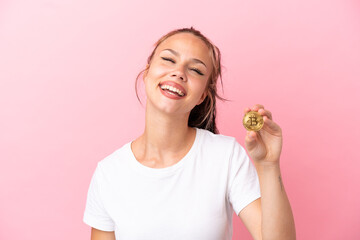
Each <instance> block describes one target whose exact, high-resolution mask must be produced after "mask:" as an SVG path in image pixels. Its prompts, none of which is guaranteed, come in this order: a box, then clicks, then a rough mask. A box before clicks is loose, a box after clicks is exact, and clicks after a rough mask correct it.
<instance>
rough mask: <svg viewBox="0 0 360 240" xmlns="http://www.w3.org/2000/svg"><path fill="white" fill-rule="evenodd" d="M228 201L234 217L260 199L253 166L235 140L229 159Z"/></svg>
mask: <svg viewBox="0 0 360 240" xmlns="http://www.w3.org/2000/svg"><path fill="white" fill-rule="evenodd" d="M229 168H230V169H229V181H228V200H229V201H230V203H231V205H232V207H233V209H234V211H235V213H236V215H239V213H240V211H241V210H242V209H243V208H244V207H246V206H247V205H248V204H250V203H251V202H253V201H254V200H256V199H258V198H260V197H261V195H260V184H259V178H258V175H257V172H256V169H255V166H254V165H253V163H252V162H251V160H250V158H249V156H248V155H247V153H246V151H245V149H244V148H243V147H242V146H241V145H240V144H239V143H238V142H237V141H236V140H235V141H234V146H233V149H232V155H231V157H230V165H229Z"/></svg>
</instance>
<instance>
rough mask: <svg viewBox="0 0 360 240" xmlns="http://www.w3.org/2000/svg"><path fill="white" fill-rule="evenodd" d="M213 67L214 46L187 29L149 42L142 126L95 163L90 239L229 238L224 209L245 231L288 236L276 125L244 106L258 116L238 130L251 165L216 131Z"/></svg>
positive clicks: (217, 70)
mask: <svg viewBox="0 0 360 240" xmlns="http://www.w3.org/2000/svg"><path fill="white" fill-rule="evenodd" d="M220 66H221V64H220V52H219V50H218V48H217V47H216V46H215V45H213V44H212V43H211V42H210V41H209V40H208V39H207V38H206V37H205V36H203V35H202V34H201V33H200V32H199V31H197V30H195V29H194V28H185V29H178V30H174V31H172V32H170V33H168V34H166V35H165V36H163V37H162V38H161V39H160V40H159V41H158V42H157V43H156V45H155V48H154V50H153V52H152V53H151V55H150V56H149V58H148V64H147V66H146V69H145V70H144V71H143V72H142V74H143V82H144V84H145V89H146V97H147V98H146V117H145V118H146V119H145V130H144V133H143V134H142V135H141V136H139V137H138V138H137V139H135V140H133V141H131V142H129V143H127V144H125V145H124V146H122V147H121V148H120V149H118V150H116V151H115V152H113V153H112V154H110V155H109V156H108V157H106V158H105V159H103V160H102V161H100V162H99V163H98V165H97V167H96V170H95V173H94V175H93V177H92V180H91V183H90V187H89V191H88V198H87V203H86V209H85V213H84V219H83V220H84V222H85V223H87V224H88V225H90V226H91V227H92V231H91V239H93V240H105V239H106V240H110V239H112V240H113V239H115V238H116V239H118V240H119V239H125V240H133V239H134V240H135V239H136V240H138V239H154V240H155V239H156V240H162V239H164V240H165V239H166V240H178V239H179V240H180V239H181V240H223V239H226V240H230V239H231V238H232V216H233V211H235V212H236V214H237V215H238V216H239V217H240V218H241V220H242V221H243V223H244V224H245V226H246V228H247V229H248V230H249V232H250V233H251V235H252V236H253V238H254V239H277V240H280V239H287V240H289V239H295V226H294V220H293V216H292V211H291V207H290V203H289V201H288V198H287V195H286V193H285V189H284V185H283V184H282V180H281V173H280V166H279V160H280V152H281V148H282V133H281V128H280V127H279V126H278V125H277V124H276V123H275V122H274V121H273V120H272V115H271V112H270V111H269V110H266V109H265V108H264V107H263V106H262V105H259V104H257V105H255V106H253V107H252V108H251V109H250V108H246V109H244V113H247V112H249V111H250V110H252V111H257V112H258V113H259V114H261V115H262V116H263V118H264V126H263V128H262V129H261V130H260V131H259V132H253V131H248V132H247V135H246V137H245V147H246V149H247V152H248V154H249V155H250V157H251V158H252V159H253V161H254V164H252V162H251V161H250V159H249V157H248V155H247V154H246V152H245V150H244V148H243V147H242V146H240V144H239V143H237V142H236V140H235V138H233V137H229V136H224V135H220V134H218V130H217V128H216V124H215V113H216V111H215V102H216V98H219V96H218V95H217V91H216V84H217V80H218V78H219V77H221V67H220ZM140 75H141V73H140V74H139V76H140ZM139 76H138V78H139Z"/></svg>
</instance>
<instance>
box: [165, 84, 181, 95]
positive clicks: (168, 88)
mask: <svg viewBox="0 0 360 240" xmlns="http://www.w3.org/2000/svg"><path fill="white" fill-rule="evenodd" d="M160 87H161V89H167V90H170V91H172V92H176V93H178V94H179V95H180V96H184V95H185V94H184V93H183V92H182V91H180V90H179V89H177V88H175V87H173V86H169V85H161V86H160Z"/></svg>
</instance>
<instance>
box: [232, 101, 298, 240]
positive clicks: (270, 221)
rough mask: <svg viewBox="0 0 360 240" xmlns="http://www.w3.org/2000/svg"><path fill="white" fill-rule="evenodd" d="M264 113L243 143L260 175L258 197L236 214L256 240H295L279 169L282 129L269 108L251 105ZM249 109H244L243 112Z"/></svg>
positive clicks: (290, 214) (288, 204)
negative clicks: (256, 129) (262, 123)
mask: <svg viewBox="0 0 360 240" xmlns="http://www.w3.org/2000/svg"><path fill="white" fill-rule="evenodd" d="M251 110H253V111H257V112H258V113H259V114H260V115H262V116H263V119H264V126H263V128H262V129H261V130H260V131H258V132H254V131H248V132H247V136H246V137H245V146H246V149H247V150H248V153H249V155H250V157H251V158H252V159H253V160H254V165H255V167H256V171H257V173H258V176H259V182H260V191H261V200H258V201H254V202H252V203H250V204H249V205H248V206H247V207H245V208H244V209H243V210H242V211H241V212H240V213H239V217H240V218H241V219H242V220H243V222H244V224H245V226H246V227H247V228H248V230H249V232H250V233H251V234H252V236H253V237H254V238H255V239H262V240H268V239H276V240H283V239H284V240H285V239H286V240H294V239H296V233H295V223H294V217H293V214H292V211H291V206H290V203H289V200H288V197H287V195H286V192H285V188H284V185H283V182H282V178H281V172H280V154H281V148H282V130H281V128H280V126H279V125H277V124H276V123H275V122H274V121H273V120H272V114H271V112H270V111H268V110H265V109H264V106H262V105H260V104H256V105H255V106H254V107H252V109H251ZM249 111H250V108H247V109H245V113H246V112H249Z"/></svg>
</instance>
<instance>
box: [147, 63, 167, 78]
mask: <svg viewBox="0 0 360 240" xmlns="http://www.w3.org/2000/svg"><path fill="white" fill-rule="evenodd" d="M168 71H169V68H168V67H167V66H164V65H161V64H158V65H155V66H152V67H151V68H150V71H149V76H151V78H153V77H158V76H162V75H164V74H166V73H167V72H168Z"/></svg>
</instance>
